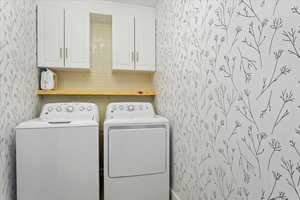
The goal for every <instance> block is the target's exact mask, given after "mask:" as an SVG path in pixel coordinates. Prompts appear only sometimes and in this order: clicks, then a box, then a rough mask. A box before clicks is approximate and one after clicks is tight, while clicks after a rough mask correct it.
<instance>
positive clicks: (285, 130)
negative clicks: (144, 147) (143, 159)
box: [155, 0, 300, 200]
mask: <svg viewBox="0 0 300 200" xmlns="http://www.w3.org/2000/svg"><path fill="white" fill-rule="evenodd" d="M157 64H158V72H157V73H156V75H155V87H156V90H157V92H158V96H157V97H156V100H155V101H156V107H157V110H158V112H159V114H162V115H165V116H166V117H168V118H169V119H170V122H171V126H172V189H173V191H174V192H175V193H176V194H177V195H178V197H179V198H180V199H181V200H254V199H257V200H287V199H290V200H300V126H299V125H300V120H299V118H300V103H299V102H300V101H299V100H300V1H299V0H176V1H175V0H161V1H158V5H157Z"/></svg>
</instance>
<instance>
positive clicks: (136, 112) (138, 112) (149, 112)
mask: <svg viewBox="0 0 300 200" xmlns="http://www.w3.org/2000/svg"><path fill="white" fill-rule="evenodd" d="M154 116H155V112H154V109H153V105H152V104H151V103H144V102H125V103H111V104H109V105H108V106H107V109H106V118H107V119H122V118H145V117H154Z"/></svg>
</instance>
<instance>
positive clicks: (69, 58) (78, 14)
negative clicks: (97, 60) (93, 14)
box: [64, 6, 90, 69]
mask: <svg viewBox="0 0 300 200" xmlns="http://www.w3.org/2000/svg"><path fill="white" fill-rule="evenodd" d="M89 52H90V16H89V11H88V9H87V8H85V7H81V6H72V7H68V8H66V9H65V52H64V53H65V66H66V68H72V69H88V68H89V67H90V53H89Z"/></svg>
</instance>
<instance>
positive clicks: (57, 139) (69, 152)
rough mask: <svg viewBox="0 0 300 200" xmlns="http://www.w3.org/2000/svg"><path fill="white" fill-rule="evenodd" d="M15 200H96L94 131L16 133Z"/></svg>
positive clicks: (74, 128) (96, 151) (96, 150)
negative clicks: (16, 191) (16, 196)
mask: <svg viewBox="0 0 300 200" xmlns="http://www.w3.org/2000/svg"><path fill="white" fill-rule="evenodd" d="M16 140H17V174H18V177H17V185H18V187H17V190H18V193H17V195H18V200H83V199H84V200H98V199H99V171H98V170H99V168H98V167H99V162H98V156H99V155H98V127H97V126H89V127H65V128H43V129H41V128H37V129H17V138H16Z"/></svg>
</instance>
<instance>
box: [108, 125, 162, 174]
mask: <svg viewBox="0 0 300 200" xmlns="http://www.w3.org/2000/svg"><path fill="white" fill-rule="evenodd" d="M108 140H109V147H108V148H109V157H108V159H109V161H108V165H109V172H108V173H109V176H110V177H111V178H117V177H129V176H140V175H150V174H158V173H164V172H165V171H166V162H167V160H166V158H167V155H166V153H167V149H166V148H167V134H166V129H165V128H164V127H153V128H147V127H144V128H128V127H127V128H125V127H123V128H122V127H120V128H114V129H110V131H109V138H108Z"/></svg>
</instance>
